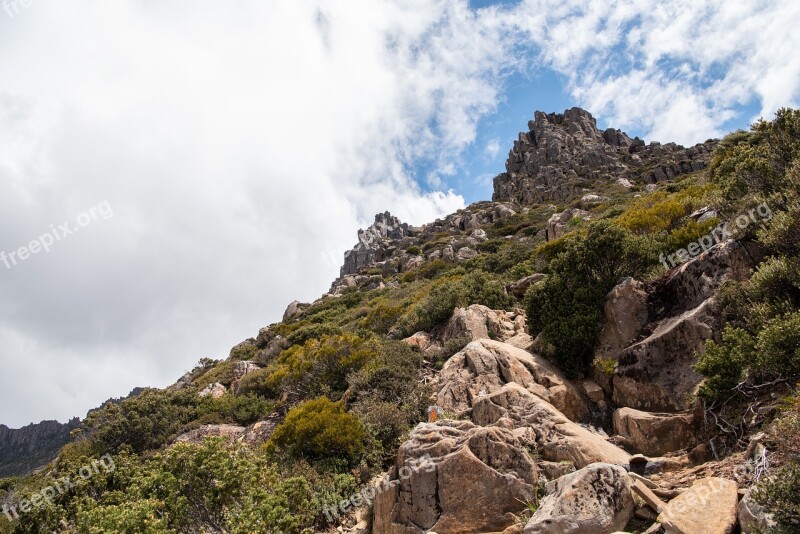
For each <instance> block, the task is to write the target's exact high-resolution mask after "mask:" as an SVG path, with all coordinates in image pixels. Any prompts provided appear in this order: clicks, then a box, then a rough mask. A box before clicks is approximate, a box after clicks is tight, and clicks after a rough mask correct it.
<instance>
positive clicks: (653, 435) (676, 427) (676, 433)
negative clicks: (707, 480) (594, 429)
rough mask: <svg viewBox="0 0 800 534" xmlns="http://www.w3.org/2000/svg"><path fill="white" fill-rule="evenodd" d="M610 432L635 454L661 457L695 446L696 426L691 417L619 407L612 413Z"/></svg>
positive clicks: (689, 415) (688, 415)
mask: <svg viewBox="0 0 800 534" xmlns="http://www.w3.org/2000/svg"><path fill="white" fill-rule="evenodd" d="M613 423H614V432H616V433H617V434H619V435H620V436H621V437H622V438H624V440H625V444H626V445H628V447H629V448H631V449H633V450H634V451H635V452H638V453H641V454H644V455H645V456H662V455H664V454H666V453H669V452H675V451H679V450H682V449H686V448H689V447H693V446H694V445H695V444H696V443H697V437H696V436H697V427H696V426H695V424H694V418H693V417H692V415H691V414H665V413H651V412H641V411H639V410H634V409H633V408H620V409H619V410H617V411H615V412H614V417H613Z"/></svg>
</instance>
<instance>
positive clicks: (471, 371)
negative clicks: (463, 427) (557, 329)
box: [437, 339, 589, 421]
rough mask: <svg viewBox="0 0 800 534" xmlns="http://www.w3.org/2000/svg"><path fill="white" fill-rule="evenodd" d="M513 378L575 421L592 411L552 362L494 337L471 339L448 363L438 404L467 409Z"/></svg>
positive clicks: (456, 410) (449, 407)
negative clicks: (494, 339)
mask: <svg viewBox="0 0 800 534" xmlns="http://www.w3.org/2000/svg"><path fill="white" fill-rule="evenodd" d="M512 382H513V383H516V384H519V385H520V387H522V388H525V389H526V390H527V391H529V392H531V393H532V394H534V395H536V396H537V397H540V398H542V399H544V400H545V401H547V402H548V403H550V404H552V405H553V406H555V407H556V408H557V409H558V410H560V412H561V413H563V414H564V415H566V416H567V417H568V418H569V419H571V420H573V421H583V420H585V419H586V418H587V417H588V415H589V408H588V405H587V404H586V402H585V401H584V399H583V397H582V396H581V393H580V391H579V390H578V388H577V387H575V385H574V384H572V383H571V382H570V381H568V380H567V379H566V378H565V377H564V376H563V375H562V374H561V372H560V371H559V370H558V369H557V368H556V367H555V366H554V365H553V364H552V363H550V362H548V361H547V360H545V359H544V358H542V357H541V356H537V355H534V354H531V353H529V352H526V351H524V350H522V349H519V348H517V347H514V346H512V345H509V344H507V343H501V342H499V341H493V340H491V339H481V340H478V341H473V342H472V343H469V344H468V345H467V346H466V347H464V349H462V350H461V351H460V352H458V353H456V354H455V355H453V356H452V357H451V358H450V359H449V360H448V361H447V362H446V363H445V364H444V367H443V368H442V371H441V373H440V383H441V384H442V388H441V389H440V390H439V394H438V402H437V404H438V405H439V406H441V407H443V408H444V409H445V410H448V411H451V412H456V413H461V412H465V411H467V410H469V409H470V408H471V407H472V406H473V405H474V403H475V401H476V400H478V399H479V398H480V396H481V395H490V394H492V393H494V392H495V391H498V390H499V389H500V388H502V387H503V386H504V385H505V384H508V383H512Z"/></svg>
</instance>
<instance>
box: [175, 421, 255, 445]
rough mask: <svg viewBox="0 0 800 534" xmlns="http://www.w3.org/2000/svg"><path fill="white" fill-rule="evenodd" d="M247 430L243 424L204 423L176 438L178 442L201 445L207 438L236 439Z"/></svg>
mask: <svg viewBox="0 0 800 534" xmlns="http://www.w3.org/2000/svg"><path fill="white" fill-rule="evenodd" d="M244 432H245V428H244V427H243V426H236V425H203V426H201V427H200V428H196V429H194V430H190V431H189V432H186V433H184V434H181V435H180V436H178V437H177V438H175V442H176V443H191V444H194V445H199V444H201V443H203V441H204V440H205V439H206V438H210V437H215V438H219V437H221V438H225V439H226V440H228V441H231V442H233V441H236V440H237V439H239V438H240V437H241V436H242V435H243V434H244Z"/></svg>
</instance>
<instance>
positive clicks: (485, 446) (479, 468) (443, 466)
mask: <svg viewBox="0 0 800 534" xmlns="http://www.w3.org/2000/svg"><path fill="white" fill-rule="evenodd" d="M537 479H538V474H537V469H536V465H535V464H534V462H533V460H532V459H531V457H530V456H529V455H528V454H527V453H526V452H525V449H524V448H523V447H522V445H521V444H520V442H519V440H518V439H517V438H516V437H515V436H514V435H513V433H511V432H510V431H508V430H505V429H502V428H498V427H491V428H483V427H478V426H475V425H473V424H472V423H470V422H468V421H441V422H437V423H420V424H419V425H417V427H416V428H415V429H414V430H413V432H412V433H411V436H410V437H409V439H408V441H406V442H405V443H404V444H403V445H402V446H401V447H400V450H399V451H398V453H397V461H396V464H395V465H394V466H393V467H392V469H391V471H390V472H389V474H388V475H387V477H386V478H385V479H384V480H383V481H382V482H381V484H380V486H379V487H380V488H382V491H380V492H378V495H377V497H376V499H375V515H374V523H373V530H372V532H373V533H374V534H422V533H426V532H437V533H438V534H460V533H464V532H501V531H503V530H504V529H505V528H507V527H509V526H511V525H512V524H514V522H515V514H519V513H520V512H521V511H522V510H523V509H524V508H525V503H526V502H528V501H530V500H531V499H532V498H533V495H534V492H535V491H536V484H537Z"/></svg>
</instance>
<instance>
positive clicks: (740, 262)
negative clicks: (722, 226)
mask: <svg viewBox="0 0 800 534" xmlns="http://www.w3.org/2000/svg"><path fill="white" fill-rule="evenodd" d="M763 256H764V253H763V251H762V250H761V249H760V248H759V247H758V245H756V244H754V243H743V242H740V241H733V240H728V241H723V242H722V243H719V244H717V245H714V246H712V247H710V248H709V249H708V250H707V251H705V252H703V253H702V254H700V255H699V256H697V257H695V258H693V259H691V260H689V261H688V262H686V263H684V264H682V265H681V266H680V267H677V268H676V269H673V270H671V271H670V272H668V273H667V276H666V278H665V279H664V280H663V281H662V283H661V286H660V287H659V288H658V296H659V300H661V301H662V302H665V303H669V304H670V306H671V308H672V309H671V310H668V312H669V313H671V314H674V313H679V312H681V311H685V310H690V309H692V308H695V307H697V306H699V305H700V304H701V303H703V302H705V301H706V300H708V299H709V298H711V297H712V296H713V295H714V294H715V293H716V291H717V289H718V288H719V286H720V285H722V282H724V281H725V280H737V281H741V280H748V279H749V278H750V275H751V273H752V270H753V268H754V267H755V266H756V265H758V263H759V262H760V261H761V260H762V259H763Z"/></svg>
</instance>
